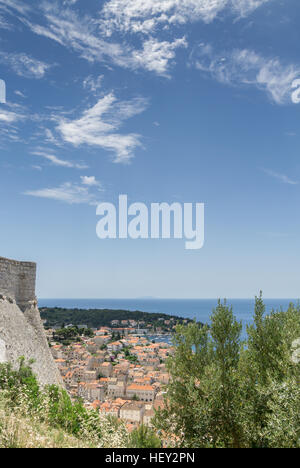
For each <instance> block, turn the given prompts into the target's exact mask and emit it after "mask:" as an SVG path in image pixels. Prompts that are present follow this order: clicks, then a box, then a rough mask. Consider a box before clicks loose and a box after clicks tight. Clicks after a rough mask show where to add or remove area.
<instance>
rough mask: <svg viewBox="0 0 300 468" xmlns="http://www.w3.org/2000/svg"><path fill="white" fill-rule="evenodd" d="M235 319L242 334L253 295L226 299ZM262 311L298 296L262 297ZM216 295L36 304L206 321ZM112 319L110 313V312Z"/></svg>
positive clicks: (285, 305) (283, 307)
mask: <svg viewBox="0 0 300 468" xmlns="http://www.w3.org/2000/svg"><path fill="white" fill-rule="evenodd" d="M226 302H227V305H229V306H232V308H233V314H234V315H235V317H236V319H237V320H239V321H241V322H242V324H243V332H242V338H243V339H245V338H246V336H247V334H246V326H247V325H250V324H251V323H252V322H253V313H254V299H227V301H226ZM264 303H265V306H266V314H268V313H270V312H271V311H272V310H287V308H288V307H289V304H290V303H293V304H295V305H299V303H300V302H299V299H264ZM217 304H218V300H217V299H152V298H149V299H148V298H147V299H39V307H63V308H67V309H73V308H78V309H112V310H121V309H122V310H129V311H136V310H139V311H142V312H152V313H163V314H168V315H175V316H178V317H184V318H189V319H196V320H197V321H199V322H202V323H207V324H210V316H211V313H212V310H213V309H214V308H215V307H216V306H217ZM112 320H113V315H112Z"/></svg>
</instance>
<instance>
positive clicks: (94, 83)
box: [83, 75, 104, 94]
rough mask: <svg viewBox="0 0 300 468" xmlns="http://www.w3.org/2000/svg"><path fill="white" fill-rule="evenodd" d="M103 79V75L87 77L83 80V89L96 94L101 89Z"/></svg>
mask: <svg viewBox="0 0 300 468" xmlns="http://www.w3.org/2000/svg"><path fill="white" fill-rule="evenodd" d="M103 79H104V75H99V76H97V77H94V76H92V75H89V76H87V77H86V78H85V79H84V80H83V88H84V89H87V90H88V91H91V93H93V94H96V93H97V92H98V91H99V90H100V89H101V88H102V83H103Z"/></svg>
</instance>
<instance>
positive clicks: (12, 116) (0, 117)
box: [0, 108, 24, 124]
mask: <svg viewBox="0 0 300 468" xmlns="http://www.w3.org/2000/svg"><path fill="white" fill-rule="evenodd" d="M23 118H24V116H23V115H22V114H19V113H17V112H12V111H8V110H5V109H2V108H0V122H4V123H6V124H12V123H15V122H17V121H18V120H22V119H23Z"/></svg>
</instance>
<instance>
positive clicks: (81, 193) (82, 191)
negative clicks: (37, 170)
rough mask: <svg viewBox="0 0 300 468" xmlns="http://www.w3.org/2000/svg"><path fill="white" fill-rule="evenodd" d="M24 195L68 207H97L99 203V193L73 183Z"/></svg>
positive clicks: (28, 192) (29, 191) (32, 191)
mask: <svg viewBox="0 0 300 468" xmlns="http://www.w3.org/2000/svg"><path fill="white" fill-rule="evenodd" d="M24 195H28V196H31V197H36V198H47V199H49V200H56V201H60V202H64V203H67V204H69V205H78V204H87V205H97V204H98V203H99V191H98V192H97V191H91V187H90V186H88V185H83V184H82V183H81V184H79V183H73V182H65V183H64V184H62V185H60V186H59V187H53V188H44V189H39V190H28V191H26V192H24Z"/></svg>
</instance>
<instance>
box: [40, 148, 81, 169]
mask: <svg viewBox="0 0 300 468" xmlns="http://www.w3.org/2000/svg"><path fill="white" fill-rule="evenodd" d="M31 154H33V155H34V156H40V157H42V158H44V159H47V160H48V161H50V162H51V163H52V164H53V165H54V166H60V167H67V168H74V169H87V167H88V166H86V164H78V163H74V162H71V161H66V160H65V159H59V158H58V157H57V156H55V155H54V154H49V153H46V152H44V151H33V152H32V153H31Z"/></svg>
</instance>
